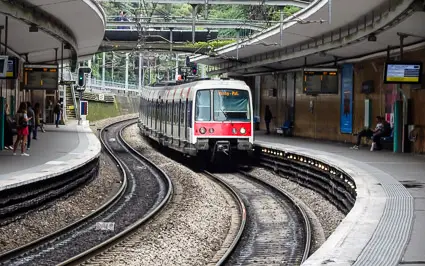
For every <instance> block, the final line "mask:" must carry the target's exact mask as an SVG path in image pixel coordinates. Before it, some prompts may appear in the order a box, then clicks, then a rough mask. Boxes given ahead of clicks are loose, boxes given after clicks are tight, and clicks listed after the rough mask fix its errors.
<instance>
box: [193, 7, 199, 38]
mask: <svg viewBox="0 0 425 266" xmlns="http://www.w3.org/2000/svg"><path fill="white" fill-rule="evenodd" d="M197 13H198V5H192V43H195V33H196V30H195V21H196V14H197Z"/></svg>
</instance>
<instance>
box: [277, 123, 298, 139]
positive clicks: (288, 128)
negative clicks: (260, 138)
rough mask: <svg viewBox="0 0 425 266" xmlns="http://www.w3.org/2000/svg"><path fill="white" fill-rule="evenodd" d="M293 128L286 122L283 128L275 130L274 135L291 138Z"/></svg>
mask: <svg viewBox="0 0 425 266" xmlns="http://www.w3.org/2000/svg"><path fill="white" fill-rule="evenodd" d="M293 128H294V126H293V124H292V122H291V121H289V120H287V121H285V123H283V126H281V127H278V128H276V133H277V134H279V135H283V136H292V129H293Z"/></svg>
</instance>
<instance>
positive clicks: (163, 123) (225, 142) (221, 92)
mask: <svg viewBox="0 0 425 266" xmlns="http://www.w3.org/2000/svg"><path fill="white" fill-rule="evenodd" d="M252 110H253V109H252V96H251V90H250V88H249V87H248V86H247V85H246V83H245V82H243V81H238V80H230V79H217V80H215V79H209V78H208V79H202V80H193V81H191V82H184V83H181V84H179V83H173V84H171V85H170V84H163V85H160V86H153V87H147V88H146V89H144V90H143V91H142V94H141V99H140V108H139V121H138V126H139V128H140V130H141V133H142V134H143V135H144V136H147V137H149V138H151V139H153V140H155V141H156V142H158V143H159V144H160V145H161V146H164V147H168V148H171V149H174V150H177V151H178V152H180V153H183V154H185V155H187V156H192V157H194V156H196V157H197V158H203V159H204V158H205V157H207V158H208V159H209V160H210V162H214V161H215V159H216V158H217V157H218V156H225V157H228V158H230V159H231V160H233V159H234V158H235V157H238V158H239V159H240V158H244V157H245V156H247V158H248V159H249V158H250V157H251V154H252V150H253V142H254V134H253V123H252V122H253V112H252ZM232 157H233V159H232Z"/></svg>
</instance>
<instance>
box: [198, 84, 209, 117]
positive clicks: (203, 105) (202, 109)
mask: <svg viewBox="0 0 425 266" xmlns="http://www.w3.org/2000/svg"><path fill="white" fill-rule="evenodd" d="M195 103H196V106H195V120H196V121H210V120H211V92H210V90H202V91H198V92H197V93H196V100H195Z"/></svg>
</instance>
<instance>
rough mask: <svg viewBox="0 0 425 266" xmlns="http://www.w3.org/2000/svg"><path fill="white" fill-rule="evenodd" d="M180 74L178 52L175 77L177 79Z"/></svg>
mask: <svg viewBox="0 0 425 266" xmlns="http://www.w3.org/2000/svg"><path fill="white" fill-rule="evenodd" d="M178 76H179V55H178V54H176V78H175V80H177V77H178Z"/></svg>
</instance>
